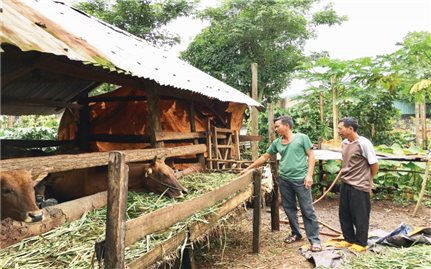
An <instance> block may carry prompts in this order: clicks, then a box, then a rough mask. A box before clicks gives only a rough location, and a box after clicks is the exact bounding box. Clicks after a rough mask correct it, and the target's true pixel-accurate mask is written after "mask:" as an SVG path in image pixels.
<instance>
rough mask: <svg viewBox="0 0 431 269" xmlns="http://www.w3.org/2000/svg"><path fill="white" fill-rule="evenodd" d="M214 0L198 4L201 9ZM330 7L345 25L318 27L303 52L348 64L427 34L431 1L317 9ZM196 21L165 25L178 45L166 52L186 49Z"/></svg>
mask: <svg viewBox="0 0 431 269" xmlns="http://www.w3.org/2000/svg"><path fill="white" fill-rule="evenodd" d="M216 2H217V1H215V0H202V3H203V5H204V6H208V5H214V4H215V3H216ZM328 3H333V4H334V9H335V11H336V12H337V13H338V14H339V15H346V16H347V17H348V21H345V22H343V23H342V24H341V25H339V26H338V25H337V26H331V27H328V26H319V27H318V29H317V38H316V39H313V40H309V41H308V42H307V44H306V47H305V51H306V53H307V52H310V51H323V50H326V51H328V52H329V55H330V56H331V58H337V59H341V60H351V59H356V58H360V57H367V56H370V57H373V56H376V55H382V54H389V53H392V52H394V51H396V50H397V46H396V43H397V42H402V41H403V38H404V37H405V36H406V35H407V33H408V32H412V31H428V32H431V0H332V1H330V0H323V1H322V2H321V3H320V5H322V6H324V5H326V4H328ZM205 25H206V24H205V23H204V22H201V21H199V20H190V19H185V18H183V19H180V20H177V21H175V22H174V23H173V24H171V25H169V29H170V30H172V31H174V32H176V33H178V34H179V35H180V36H181V37H182V39H183V41H182V44H180V45H178V46H176V47H174V48H172V49H171V50H170V52H171V53H172V54H174V55H177V54H178V53H179V51H181V50H184V49H186V48H187V44H188V43H189V42H191V41H192V40H193V38H194V36H195V35H197V34H198V33H199V31H200V30H201V29H202V28H203V27H204V26H205ZM305 86H306V85H305V83H304V82H303V81H298V80H296V81H294V82H293V83H292V84H291V86H290V87H289V89H288V90H287V91H286V92H285V93H284V94H283V96H290V95H292V94H293V95H294V94H296V93H297V92H300V91H302V90H303V89H304V87H305Z"/></svg>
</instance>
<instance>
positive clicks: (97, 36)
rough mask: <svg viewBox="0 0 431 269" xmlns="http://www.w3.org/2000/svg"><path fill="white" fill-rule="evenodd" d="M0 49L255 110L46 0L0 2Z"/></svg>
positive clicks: (156, 52) (144, 45)
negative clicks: (90, 67)
mask: <svg viewBox="0 0 431 269" xmlns="http://www.w3.org/2000/svg"><path fill="white" fill-rule="evenodd" d="M1 5H2V13H3V14H2V17H3V18H2V31H1V33H0V38H1V42H2V44H4V43H6V44H12V45H14V46H16V47H18V48H19V49H21V50H22V51H38V52H42V53H49V54H55V55H59V56H66V57H67V58H69V59H70V60H74V61H80V62H83V63H89V64H93V65H95V66H101V67H104V68H109V70H110V71H111V72H118V73H123V72H126V73H129V75H131V76H136V77H140V78H145V79H151V80H154V81H156V82H157V83H158V84H160V85H164V86H172V87H174V88H177V89H180V90H187V91H191V92H194V93H199V94H202V95H204V96H207V97H209V98H215V99H217V100H220V101H223V102H235V103H242V104H247V105H250V106H261V105H260V104H259V103H258V102H256V101H255V100H253V99H252V98H250V97H249V96H248V95H246V94H243V93H241V92H240V91H238V90H236V89H234V88H233V87H231V86H229V85H227V84H226V83H224V82H222V81H220V80H218V79H216V78H214V77H212V76H210V75H208V74H206V73H205V72H202V71H201V70H199V69H197V68H195V67H193V66H191V65H190V64H188V63H186V62H185V61H182V60H180V59H179V58H177V57H174V56H170V55H168V54H167V53H166V52H164V51H163V50H160V49H157V48H155V47H153V46H152V45H151V44H149V43H148V42H146V41H145V40H142V39H140V38H138V37H136V36H133V35H132V34H130V33H127V32H125V31H122V30H120V29H118V28H116V27H115V26H112V25H109V24H107V23H105V22H103V21H100V20H98V19H97V18H94V17H91V16H89V15H87V14H85V13H83V12H80V11H78V10H76V9H74V8H71V7H69V6H67V5H65V4H63V3H61V2H53V1H51V0H43V1H41V0H39V1H38V0H26V1H16V0H12V1H3V2H2V3H1Z"/></svg>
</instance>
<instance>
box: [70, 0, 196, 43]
mask: <svg viewBox="0 0 431 269" xmlns="http://www.w3.org/2000/svg"><path fill="white" fill-rule="evenodd" d="M194 5H195V1H192V0H164V1H151V0H144V1H142V0H116V1H110V0H86V1H85V2H79V3H77V4H76V6H75V7H76V8H78V9H80V10H82V11H85V12H87V13H88V14H90V15H93V16H95V17H97V18H99V19H101V20H103V21H105V22H108V23H110V24H113V25H115V26H117V27H118V28H121V29H123V30H125V31H127V32H129V33H132V34H134V35H136V36H139V37H141V38H143V39H145V40H147V41H149V42H151V43H153V44H154V45H158V46H160V45H170V46H172V45H174V44H178V43H179V41H180V38H179V36H178V35H173V34H171V33H169V32H168V31H166V30H163V29H162V27H163V26H165V25H167V24H168V23H170V22H171V21H173V20H174V19H176V18H178V17H181V16H186V15H189V14H191V12H192V11H193V8H194Z"/></svg>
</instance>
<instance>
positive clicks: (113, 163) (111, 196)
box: [104, 151, 129, 269]
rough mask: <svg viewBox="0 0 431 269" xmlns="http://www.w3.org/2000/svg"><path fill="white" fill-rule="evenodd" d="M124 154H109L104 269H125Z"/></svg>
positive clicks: (125, 179)
mask: <svg viewBox="0 0 431 269" xmlns="http://www.w3.org/2000/svg"><path fill="white" fill-rule="evenodd" d="M125 160H126V158H125V156H124V153H122V152H118V151H116V152H115V151H114V152H110V153H109V165H108V208H107V213H106V242H105V248H106V250H105V255H104V257H105V263H104V265H105V268H119V269H121V268H125V245H124V238H125V234H126V229H125V228H126V220H125V219H126V210H127V185H128V181H129V167H128V166H127V165H126V162H125Z"/></svg>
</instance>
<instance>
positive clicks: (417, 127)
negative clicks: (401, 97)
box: [415, 102, 422, 147]
mask: <svg viewBox="0 0 431 269" xmlns="http://www.w3.org/2000/svg"><path fill="white" fill-rule="evenodd" d="M420 111H421V110H420V105H419V103H418V102H415V130H416V146H418V147H421V135H422V133H421V124H420V118H421V116H420Z"/></svg>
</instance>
